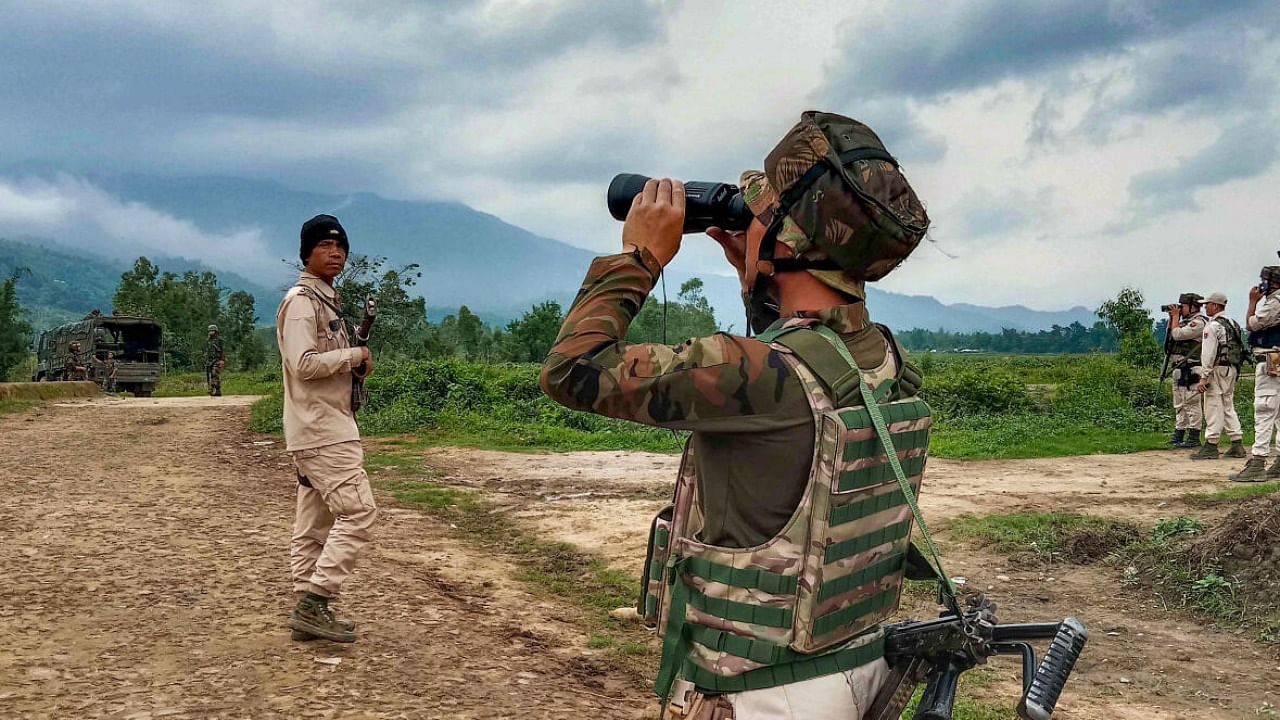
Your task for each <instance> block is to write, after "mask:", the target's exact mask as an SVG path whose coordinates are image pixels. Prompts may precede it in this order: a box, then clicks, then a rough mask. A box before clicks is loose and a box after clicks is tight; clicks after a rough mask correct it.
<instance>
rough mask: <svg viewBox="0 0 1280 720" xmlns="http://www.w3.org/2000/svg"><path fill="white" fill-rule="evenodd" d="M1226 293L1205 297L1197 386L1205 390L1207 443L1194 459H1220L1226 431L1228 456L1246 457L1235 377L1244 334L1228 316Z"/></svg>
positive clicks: (1237, 377)
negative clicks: (1206, 316) (1205, 313)
mask: <svg viewBox="0 0 1280 720" xmlns="http://www.w3.org/2000/svg"><path fill="white" fill-rule="evenodd" d="M1226 309H1227V296H1226V295H1223V294H1222V293H1213V294H1212V295H1210V296H1209V297H1208V298H1207V299H1206V300H1205V312H1207V313H1208V315H1209V322H1208V323H1207V324H1206V325H1205V329H1204V333H1203V335H1201V346H1200V368H1199V376H1200V382H1199V383H1197V384H1196V390H1198V391H1199V392H1201V393H1203V394H1204V414H1205V429H1204V434H1205V443H1204V445H1203V446H1201V448H1200V449H1199V450H1197V451H1196V452H1194V453H1192V455H1191V459H1192V460H1217V459H1218V457H1219V454H1218V438H1219V437H1220V436H1221V435H1222V434H1223V433H1224V432H1225V433H1226V434H1227V435H1228V436H1230V437H1231V448H1230V449H1229V450H1227V457H1234V458H1242V457H1245V456H1246V454H1245V450H1244V433H1243V432H1242V431H1241V430H1240V416H1239V415H1237V414H1236V404H1235V397H1236V380H1238V379H1239V377H1240V363H1241V360H1242V359H1243V356H1244V338H1243V337H1242V333H1241V330H1240V326H1239V325H1238V324H1236V322H1235V321H1234V320H1232V319H1231V318H1229V317H1227V316H1226V315H1225V314H1224V313H1223V311H1224V310H1226Z"/></svg>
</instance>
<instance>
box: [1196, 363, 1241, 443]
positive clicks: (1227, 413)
mask: <svg viewBox="0 0 1280 720" xmlns="http://www.w3.org/2000/svg"><path fill="white" fill-rule="evenodd" d="M1239 374H1240V373H1239V371H1238V370H1236V369H1235V368H1233V367H1225V366H1222V365H1219V366H1217V367H1215V368H1213V370H1212V371H1211V372H1210V373H1209V375H1208V377H1209V387H1208V389H1206V390H1205V391H1204V414H1205V423H1204V435H1205V441H1206V442H1207V443H1208V444H1210V445H1214V444H1217V442H1218V438H1219V436H1221V435H1222V434H1223V433H1226V434H1227V435H1228V436H1230V437H1231V439H1232V440H1240V439H1242V438H1244V433H1243V432H1241V431H1240V416H1239V415H1237V414H1236V402H1235V399H1236V379H1237V378H1238V377H1239Z"/></svg>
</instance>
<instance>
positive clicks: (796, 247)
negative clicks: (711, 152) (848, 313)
mask: <svg viewBox="0 0 1280 720" xmlns="http://www.w3.org/2000/svg"><path fill="white" fill-rule="evenodd" d="M738 184H739V186H740V187H741V188H742V197H743V199H744V200H746V202H747V205H748V206H749V207H750V208H751V212H752V214H753V215H755V216H756V218H757V219H759V220H760V222H761V223H763V224H764V225H765V226H768V225H769V224H770V223H771V222H773V220H774V217H773V214H774V212H775V211H776V210H777V208H778V204H779V199H778V193H777V192H776V191H775V190H774V189H773V186H771V185H770V184H769V179H768V178H767V177H765V174H764V173H762V172H760V171H759V170H748V171H746V172H744V173H742V179H741V180H740V181H739V183H738ZM778 242H779V243H782V244H783V245H786V246H787V247H788V248H790V249H791V252H792V253H793V254H794V255H795V256H796V257H798V258H802V259H805V260H828V259H830V258H828V257H827V255H826V253H824V252H822V250H821V249H820V248H818V247H817V246H816V245H814V244H813V241H812V240H810V239H809V236H808V235H806V234H805V233H804V231H803V230H801V229H800V226H799V225H797V224H796V222H795V221H794V220H792V219H791V216H789V215H788V216H787V217H785V218H783V219H782V229H781V230H779V231H778ZM806 272H808V273H809V274H810V275H812V276H814V277H816V278H818V279H819V280H821V281H822V282H823V283H825V284H826V285H828V286H830V287H832V288H834V289H836V290H839V291H840V292H842V293H844V294H845V295H848V296H849V297H853V298H857V299H859V300H865V299H866V297H867V290H866V283H864V282H862V281H860V280H857V279H855V278H853V277H852V276H850V275H848V274H847V273H845V272H844V271H841V270H806Z"/></svg>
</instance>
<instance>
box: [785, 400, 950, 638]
mask: <svg viewBox="0 0 1280 720" xmlns="http://www.w3.org/2000/svg"><path fill="white" fill-rule="evenodd" d="M880 411H881V414H882V415H883V416H884V421H885V424H886V426H887V428H888V430H889V435H890V438H891V439H892V442H893V445H894V449H895V451H896V454H897V456H898V462H899V464H900V465H901V466H902V470H903V473H904V474H905V475H906V478H907V482H908V483H909V484H910V485H911V488H912V492H913V493H918V492H919V490H920V483H921V479H922V478H923V474H924V466H925V461H926V457H927V452H928V447H929V431H930V429H931V428H932V424H933V423H932V418H931V415H930V409H929V406H928V404H926V403H925V402H924V401H923V400H920V399H919V398H909V399H906V400H899V401H896V402H890V403H885V404H882V405H880ZM819 442H820V443H822V445H823V447H822V449H821V452H820V454H819V457H821V458H830V459H831V460H830V463H829V464H828V465H827V466H826V467H824V468H822V474H823V476H824V477H823V478H822V479H821V480H822V481H823V482H824V483H825V484H826V487H827V489H828V490H829V492H827V493H819V494H816V495H815V500H819V499H821V500H823V501H825V502H815V504H814V507H813V512H812V513H811V514H810V516H809V537H810V538H811V542H810V543H809V557H808V558H807V559H806V563H805V580H806V581H805V582H802V583H801V584H800V592H799V597H798V598H797V603H796V625H795V639H794V640H793V641H792V645H791V646H792V648H793V649H794V650H796V651H797V652H802V653H813V652H820V651H822V650H826V649H828V648H832V647H834V646H836V645H838V644H840V643H843V642H846V641H847V640H849V639H851V638H853V637H855V636H857V635H859V634H861V633H864V632H866V631H867V630H869V629H871V628H874V627H876V626H877V625H879V624H880V623H882V622H883V621H885V620H886V619H888V618H889V617H891V616H892V615H893V614H894V613H896V612H897V610H898V603H899V600H900V598H901V594H902V580H903V576H904V573H905V570H906V562H907V549H908V546H909V544H910V542H911V528H912V525H913V520H912V514H911V506H910V505H908V504H907V499H906V495H905V493H903V491H902V486H901V484H900V483H899V482H898V480H897V477H896V475H895V474H894V472H893V466H892V465H891V464H890V462H889V458H888V456H887V455H886V454H885V451H884V448H883V446H882V445H881V441H880V438H879V436H878V435H877V433H876V429H875V426H874V425H873V423H872V420H871V416H870V413H868V412H867V410H866V408H865V407H853V408H842V409H839V410H831V411H828V412H826V413H824V414H823V416H822V431H821V434H820V435H819Z"/></svg>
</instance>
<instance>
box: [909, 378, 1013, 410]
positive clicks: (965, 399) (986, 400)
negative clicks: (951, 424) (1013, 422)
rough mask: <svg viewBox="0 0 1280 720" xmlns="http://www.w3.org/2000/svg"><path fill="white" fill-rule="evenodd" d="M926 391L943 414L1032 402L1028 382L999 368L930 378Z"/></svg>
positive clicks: (934, 408)
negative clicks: (1028, 391)
mask: <svg viewBox="0 0 1280 720" xmlns="http://www.w3.org/2000/svg"><path fill="white" fill-rule="evenodd" d="M923 395H924V398H925V400H927V401H928V402H929V405H930V406H931V407H932V408H933V411H934V413H935V414H937V415H938V416H940V417H961V416H964V415H990V414H998V413H1007V412H1011V411H1016V410H1022V409H1025V408H1028V407H1030V406H1031V395H1030V394H1028V393H1027V386H1026V384H1025V383H1023V382H1022V381H1021V380H1019V379H1018V378H1017V377H1015V376H1014V375H1012V374H1010V373H1008V372H1005V371H1002V370H996V369H987V370H979V369H965V370H961V371H959V372H953V373H947V374H940V375H938V376H936V377H934V378H927V379H926V381H925V386H924V389H923Z"/></svg>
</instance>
